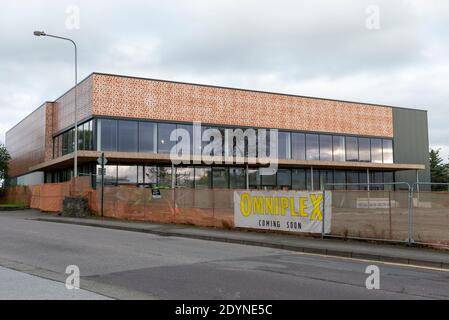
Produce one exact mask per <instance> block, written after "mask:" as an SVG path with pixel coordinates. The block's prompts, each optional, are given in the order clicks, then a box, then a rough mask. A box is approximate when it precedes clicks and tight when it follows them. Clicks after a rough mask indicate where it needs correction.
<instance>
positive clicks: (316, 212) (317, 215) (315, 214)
mask: <svg viewBox="0 0 449 320" xmlns="http://www.w3.org/2000/svg"><path fill="white" fill-rule="evenodd" d="M310 200H312V205H313V210H312V216H311V217H310V220H311V221H313V220H315V219H318V221H321V220H323V213H322V212H321V202H322V201H323V195H322V194H319V195H318V196H317V195H314V194H311V195H310Z"/></svg>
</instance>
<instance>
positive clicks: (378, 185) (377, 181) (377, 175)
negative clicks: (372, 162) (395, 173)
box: [370, 171, 384, 190]
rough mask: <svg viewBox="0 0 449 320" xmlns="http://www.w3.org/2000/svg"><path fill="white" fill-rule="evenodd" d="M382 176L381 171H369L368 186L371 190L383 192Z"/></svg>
mask: <svg viewBox="0 0 449 320" xmlns="http://www.w3.org/2000/svg"><path fill="white" fill-rule="evenodd" d="M383 182H384V175H383V172H382V171H371V176H370V184H372V185H371V189H372V190H383V188H384V187H383V185H382V184H383Z"/></svg>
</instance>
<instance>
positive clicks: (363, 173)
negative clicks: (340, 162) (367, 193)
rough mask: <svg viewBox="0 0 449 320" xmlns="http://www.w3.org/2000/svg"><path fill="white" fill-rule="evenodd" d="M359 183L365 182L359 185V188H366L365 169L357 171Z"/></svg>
mask: <svg viewBox="0 0 449 320" xmlns="http://www.w3.org/2000/svg"><path fill="white" fill-rule="evenodd" d="M359 183H365V185H360V190H368V185H367V183H368V178H367V172H366V171H359Z"/></svg>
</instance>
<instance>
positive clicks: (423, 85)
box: [0, 0, 449, 162]
mask: <svg viewBox="0 0 449 320" xmlns="http://www.w3.org/2000/svg"><path fill="white" fill-rule="evenodd" d="M34 30H44V31H46V32H47V33H50V34H56V35H60V36H65V37H70V38H72V39H73V40H75V41H76V42H77V44H78V48H79V79H80V80H81V79H83V78H85V77H86V76H88V75H89V74H90V73H92V72H104V73H116V74H122V75H131V76H141V77H148V78H158V79H165V80H175V81H185V82H195V83H203V84H212V85H220V86H227V87H237V88H246V89H256V90H265V91H276V92H282V93H289V94H298V95H306V96H316V97H322V98H333V99H342V100H350V101H361V102H369V103H378V104H386V105H393V106H400V107H410V108H418V109H425V110H428V116H429V130H430V146H431V148H441V153H442V155H443V157H444V159H445V160H446V162H447V161H448V157H449V125H448V123H447V121H448V119H449V108H448V103H449V41H448V40H449V32H448V30H449V1H447V0H434V1H432V0H393V1H392V0H389V1H388V0H387V1H375V0H369V1H365V0H351V1H350V0H340V1H335V0H327V1H325V0H310V1H298V0H292V1H286V0H276V1H274V0H272V1H266V0H239V1H234V0H223V1H222V0H178V1H177V0H166V1H138V0H127V1H114V0H108V1H101V0H97V1H89V0H87V1H75V0H72V1H65V0H59V1H54V0H51V1H50V0H48V1H39V0H33V1H29V0H14V1H8V2H7V1H4V2H3V3H2V9H1V11H0V88H1V90H0V143H3V142H4V140H5V132H6V131H7V130H9V129H10V128H11V127H12V126H14V124H16V123H17V122H19V121H20V120H21V119H22V118H24V117H25V116H26V115H28V114H29V113H30V112H32V111H33V110H34V109H36V108H37V107H39V106H40V105H41V104H42V103H43V102H45V101H52V100H55V99H56V98H58V97H59V96H61V95H62V94H63V93H64V92H65V91H67V90H68V89H69V88H70V87H71V86H72V85H73V82H74V79H73V77H74V74H73V68H74V64H73V48H72V47H71V45H70V43H68V42H63V41H59V40H56V39H51V38H46V37H34V36H33V34H32V33H33V31H34Z"/></svg>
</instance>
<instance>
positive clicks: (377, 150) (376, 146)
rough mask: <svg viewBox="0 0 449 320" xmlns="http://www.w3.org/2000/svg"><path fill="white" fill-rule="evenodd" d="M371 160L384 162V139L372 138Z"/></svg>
mask: <svg viewBox="0 0 449 320" xmlns="http://www.w3.org/2000/svg"><path fill="white" fill-rule="evenodd" d="M371 161H372V162H375V163H382V139H371Z"/></svg>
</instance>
